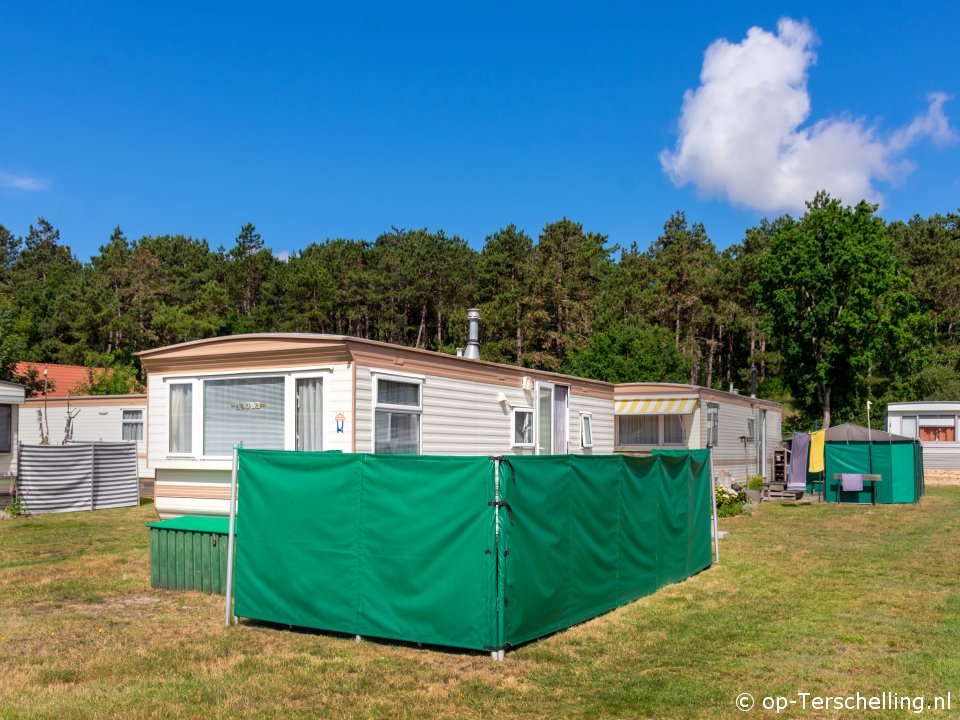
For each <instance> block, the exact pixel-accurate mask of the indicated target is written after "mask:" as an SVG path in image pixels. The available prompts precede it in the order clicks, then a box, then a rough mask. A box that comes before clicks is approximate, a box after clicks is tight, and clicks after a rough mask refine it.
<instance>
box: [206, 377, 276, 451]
mask: <svg viewBox="0 0 960 720" xmlns="http://www.w3.org/2000/svg"><path fill="white" fill-rule="evenodd" d="M283 405H284V378H282V377H256V378H250V377H244V378H231V379H229V380H205V381H204V383H203V453H204V455H209V456H229V455H231V454H232V453H233V446H234V445H236V444H237V443H240V442H242V443H243V446H244V447H247V448H256V449H260V450H283V429H284V428H283V416H284V406H283Z"/></svg>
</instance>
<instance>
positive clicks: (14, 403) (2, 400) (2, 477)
mask: <svg viewBox="0 0 960 720" xmlns="http://www.w3.org/2000/svg"><path fill="white" fill-rule="evenodd" d="M26 393H27V389H26V388H25V387H24V386H23V385H18V384H16V383H11V382H3V381H0V493H3V494H4V496H6V495H7V493H9V491H10V485H11V483H12V481H13V477H14V476H15V475H16V474H17V442H18V441H19V439H20V427H19V417H20V413H19V408H20V406H21V405H23V401H24V398H25V397H26Z"/></svg>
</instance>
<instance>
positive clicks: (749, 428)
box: [744, 418, 756, 442]
mask: <svg viewBox="0 0 960 720" xmlns="http://www.w3.org/2000/svg"><path fill="white" fill-rule="evenodd" d="M755 425H756V420H754V419H753V418H750V419H748V420H747V432H746V434H745V435H744V439H745V440H746V441H747V442H753V438H754V437H755V435H754V432H755V429H754V426H755Z"/></svg>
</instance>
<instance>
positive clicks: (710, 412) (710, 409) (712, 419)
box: [707, 403, 720, 447]
mask: <svg viewBox="0 0 960 720" xmlns="http://www.w3.org/2000/svg"><path fill="white" fill-rule="evenodd" d="M719 444H720V405H719V404H718V403H707V447H717V445H719Z"/></svg>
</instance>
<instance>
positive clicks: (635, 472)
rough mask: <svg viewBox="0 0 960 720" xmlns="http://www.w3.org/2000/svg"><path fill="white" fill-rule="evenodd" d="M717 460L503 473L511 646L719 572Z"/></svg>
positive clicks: (553, 463)
mask: <svg viewBox="0 0 960 720" xmlns="http://www.w3.org/2000/svg"><path fill="white" fill-rule="evenodd" d="M708 459H709V455H708V454H706V453H705V452H699V453H696V454H694V453H690V452H682V453H669V454H662V455H657V456H654V457H649V458H634V457H625V456H620V455H605V456H593V457H591V456H578V455H565V456H537V457H531V456H524V457H514V458H510V464H511V465H512V469H513V472H512V473H511V472H510V471H509V470H508V469H506V468H505V467H504V466H503V465H501V470H500V477H501V493H502V496H503V498H504V500H505V501H506V502H507V503H508V504H509V506H510V510H511V515H512V517H511V518H509V519H508V520H506V521H504V520H503V516H501V522H502V523H503V522H506V524H505V525H502V529H505V531H506V532H505V533H504V534H505V536H506V537H505V538H504V541H505V543H506V547H507V549H509V556H508V557H507V558H506V560H505V562H504V571H505V596H506V612H505V617H504V637H503V639H504V642H505V643H507V644H510V645H516V644H518V643H522V642H525V641H527V640H531V639H533V638H536V637H539V636H541V635H545V634H547V633H551V632H554V631H556V630H560V629H562V628H565V627H568V626H570V625H573V624H576V623H578V622H581V621H583V620H586V619H588V618H590V617H593V616H595V615H598V614H600V613H603V612H606V611H607V610H611V609H613V608H615V607H617V606H619V605H622V604H624V603H626V602H629V601H631V600H633V599H635V598H637V597H640V596H642V595H647V594H649V593H651V592H653V591H654V590H656V589H657V588H658V587H661V586H662V585H665V584H667V583H670V582H676V581H678V580H682V579H684V578H686V577H688V576H690V575H692V574H693V573H696V572H698V571H700V570H702V569H704V568H706V567H708V566H709V565H710V562H711V555H710V553H711V549H710V497H711V488H710V479H709V475H710V473H709V463H708Z"/></svg>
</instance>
